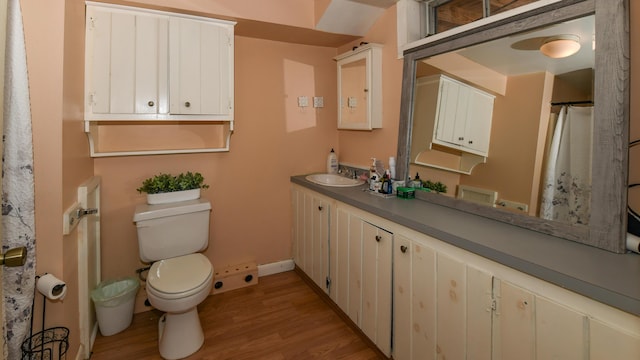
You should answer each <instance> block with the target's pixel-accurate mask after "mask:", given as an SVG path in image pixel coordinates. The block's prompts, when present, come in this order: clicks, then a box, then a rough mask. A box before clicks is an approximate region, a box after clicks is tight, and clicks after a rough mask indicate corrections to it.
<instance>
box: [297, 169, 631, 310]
mask: <svg viewBox="0 0 640 360" xmlns="http://www.w3.org/2000/svg"><path fill="white" fill-rule="evenodd" d="M291 182H292V183H295V184H298V185H301V186H304V187H306V188H309V189H311V190H313V191H316V192H318V193H320V194H323V195H326V196H329V197H331V198H334V199H336V200H338V201H341V202H343V203H346V204H349V205H352V206H355V207H357V208H360V209H362V210H365V211H367V212H370V213H372V214H374V215H377V216H379V217H382V218H385V219H387V220H389V221H392V222H395V223H397V224H400V225H403V226H405V227H407V228H410V229H413V230H415V231H418V232H420V233H423V234H426V235H429V236H432V237H434V238H437V239H439V240H441V241H444V242H446V243H449V244H451V245H454V246H457V247H459V248H462V249H465V250H467V251H470V252H472V253H475V254H478V255H480V256H483V257H485V258H488V259H490V260H493V261H495V262H498V263H500V264H503V265H506V266H509V267H511V268H513V269H516V270H519V271H521V272H524V273H526V274H529V275H532V276H535V277H537V278H540V279H542V280H544V281H548V282H550V283H553V284H555V285H558V286H561V287H563V288H565V289H568V290H571V291H574V292H576V293H578V294H581V295H584V296H587V297H589V298H592V299H594V300H597V301H599V302H602V303H604V304H607V305H610V306H613V307H616V308H618V309H620V310H623V311H626V312H629V313H632V314H635V315H638V316H640V255H638V254H634V253H629V254H615V253H612V252H609V251H605V250H601V249H598V248H595V247H592V246H588V245H583V244H580V243H576V242H572V241H568V240H565V239H560V238H557V237H553V236H549V235H545V234H542V233H538V232H535V231H531V230H528V229H524V228H520V227H517V226H514V225H510V224H507V223H503V222H500V221H496V220H492V219H488V218H484V217H481V216H477V215H474V214H471V213H467V212H462V211H459V210H456V209H452V208H448V207H445V206H441V205H436V204H432V203H429V202H426V201H422V200H418V199H411V200H407V199H398V198H382V197H377V196H372V195H371V194H368V193H367V192H365V191H363V190H364V189H365V186H364V185H363V186H358V187H343V188H340V187H326V186H321V185H316V184H314V183H311V182H309V181H307V180H305V177H304V176H292V177H291Z"/></svg>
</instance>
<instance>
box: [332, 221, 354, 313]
mask: <svg viewBox="0 0 640 360" xmlns="http://www.w3.org/2000/svg"><path fill="white" fill-rule="evenodd" d="M349 223H350V215H349V213H348V212H346V211H345V210H344V209H341V208H337V209H336V212H335V215H334V216H333V217H332V218H331V236H330V237H329V241H330V245H329V259H330V261H329V263H330V270H329V274H330V277H331V286H330V289H329V296H330V297H331V300H333V302H335V303H336V304H337V305H338V306H339V307H340V309H342V311H344V313H345V314H349V288H350V286H349V268H350V262H349V260H350V256H349Z"/></svg>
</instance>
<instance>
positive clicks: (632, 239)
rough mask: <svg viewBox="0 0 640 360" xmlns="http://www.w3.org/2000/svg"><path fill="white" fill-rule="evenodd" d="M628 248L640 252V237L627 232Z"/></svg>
mask: <svg viewBox="0 0 640 360" xmlns="http://www.w3.org/2000/svg"><path fill="white" fill-rule="evenodd" d="M627 250H631V251H633V252H635V253H638V254H640V237H637V236H635V235H633V234H631V233H627Z"/></svg>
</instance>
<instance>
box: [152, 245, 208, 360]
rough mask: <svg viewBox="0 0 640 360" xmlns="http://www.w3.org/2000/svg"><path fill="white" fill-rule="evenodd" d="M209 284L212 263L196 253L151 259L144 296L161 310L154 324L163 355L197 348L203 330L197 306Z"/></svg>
mask: <svg viewBox="0 0 640 360" xmlns="http://www.w3.org/2000/svg"><path fill="white" fill-rule="evenodd" d="M212 286H213V267H212V266H211V263H210V262H209V260H208V259H207V258H206V257H205V256H204V255H202V254H200V253H194V254H189V255H183V256H178V257H174V258H170V259H165V260H160V261H157V262H154V263H153V265H151V269H150V270H149V276H148V277H147V286H146V290H147V297H148V299H149V302H150V303H151V305H153V307H155V308H156V309H158V310H160V311H164V312H165V314H164V315H163V316H162V317H161V318H160V321H159V324H158V325H159V326H158V346H159V350H160V355H161V356H162V357H163V358H165V359H181V358H185V357H187V356H189V355H191V354H193V353H195V352H196V351H198V349H200V347H201V346H202V344H203V343H204V333H203V331H202V326H201V324H200V318H199V316H198V309H197V306H198V304H200V303H201V302H202V301H204V299H206V298H207V296H208V295H209V293H210V292H211V287H212Z"/></svg>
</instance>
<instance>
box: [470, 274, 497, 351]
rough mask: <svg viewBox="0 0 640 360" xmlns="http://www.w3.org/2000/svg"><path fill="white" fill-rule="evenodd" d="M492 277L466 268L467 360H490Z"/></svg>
mask: <svg viewBox="0 0 640 360" xmlns="http://www.w3.org/2000/svg"><path fill="white" fill-rule="evenodd" d="M492 301H493V276H492V275H491V274H489V273H487V272H485V271H483V270H480V269H476V268H474V267H472V266H467V359H469V360H471V359H478V360H481V359H482V360H483V359H486V360H490V359H491V339H492V337H491V325H492V317H493V311H492V309H491V306H492Z"/></svg>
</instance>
